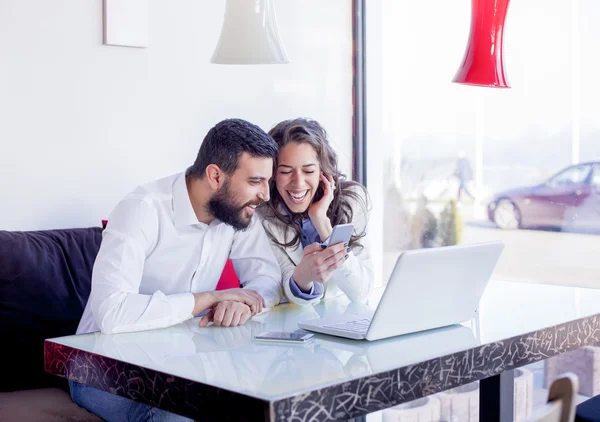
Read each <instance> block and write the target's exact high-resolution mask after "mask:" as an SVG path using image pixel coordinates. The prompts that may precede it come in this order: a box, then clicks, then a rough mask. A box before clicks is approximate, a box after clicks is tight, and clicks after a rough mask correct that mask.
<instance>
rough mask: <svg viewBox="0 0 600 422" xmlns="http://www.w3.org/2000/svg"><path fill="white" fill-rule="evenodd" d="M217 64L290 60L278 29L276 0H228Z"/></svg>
mask: <svg viewBox="0 0 600 422" xmlns="http://www.w3.org/2000/svg"><path fill="white" fill-rule="evenodd" d="M211 62H212V63H216V64H279V63H289V60H288V57H287V54H286V52H285V48H284V46H283V42H282V41H281V38H280V37H279V30H278V29H277V18H276V16H275V6H274V3H273V0H227V3H226V6H225V19H224V20H223V27H222V28H221V36H220V37H219V42H218V43H217V48H216V49H215V52H214V53H213V56H212V59H211Z"/></svg>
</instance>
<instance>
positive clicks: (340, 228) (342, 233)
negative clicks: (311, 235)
mask: <svg viewBox="0 0 600 422" xmlns="http://www.w3.org/2000/svg"><path fill="white" fill-rule="evenodd" d="M353 230H354V224H352V223H349V224H338V225H337V226H335V227H334V228H333V231H332V232H331V236H329V239H327V240H326V241H325V242H323V244H324V245H325V246H333V245H335V244H337V243H348V242H350V238H351V237H352V232H353Z"/></svg>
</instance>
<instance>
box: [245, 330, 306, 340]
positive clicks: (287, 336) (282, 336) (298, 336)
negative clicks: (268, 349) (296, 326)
mask: <svg viewBox="0 0 600 422" xmlns="http://www.w3.org/2000/svg"><path fill="white" fill-rule="evenodd" d="M313 337H314V334H311V333H287V332H282V331H270V332H268V333H262V334H259V335H257V336H256V337H255V338H256V339H257V340H281V341H298V342H304V341H308V340H310V339H312V338H313Z"/></svg>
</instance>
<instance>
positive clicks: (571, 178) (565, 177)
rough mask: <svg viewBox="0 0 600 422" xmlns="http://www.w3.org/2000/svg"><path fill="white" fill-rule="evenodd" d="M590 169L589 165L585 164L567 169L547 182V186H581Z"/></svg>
mask: <svg viewBox="0 0 600 422" xmlns="http://www.w3.org/2000/svg"><path fill="white" fill-rule="evenodd" d="M591 167H592V166H591V165H589V164H585V165H580V166H575V167H571V168H568V169H566V170H564V171H562V172H560V173H558V174H557V175H556V176H554V177H552V178H551V179H550V180H548V182H547V184H548V185H549V186H552V187H556V186H567V185H575V184H581V183H583V182H585V180H586V179H587V177H588V175H589V174H590V169H591Z"/></svg>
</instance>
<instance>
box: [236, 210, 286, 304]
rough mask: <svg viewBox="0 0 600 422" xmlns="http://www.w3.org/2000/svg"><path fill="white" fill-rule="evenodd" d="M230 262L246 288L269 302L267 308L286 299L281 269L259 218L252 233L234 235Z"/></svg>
mask: <svg viewBox="0 0 600 422" xmlns="http://www.w3.org/2000/svg"><path fill="white" fill-rule="evenodd" d="M229 258H230V259H231V262H232V263H233V267H234V268H235V272H236V274H237V275H238V277H239V279H240V284H241V285H242V286H243V287H244V288H247V289H252V290H255V291H257V292H258V293H259V294H260V295H261V296H262V297H263V298H264V299H265V302H266V305H267V307H272V306H275V305H277V304H278V303H279V301H280V300H281V295H282V288H281V269H280V268H279V263H278V262H277V259H276V258H275V255H274V254H273V251H272V250H271V246H270V245H269V240H268V238H267V234H266V233H265V230H264V229H263V227H262V224H261V223H260V221H259V220H258V218H256V216H254V217H253V218H252V222H251V223H250V226H249V227H248V229H246V230H245V231H238V232H236V234H235V235H234V238H233V244H232V245H231V253H230V254H229Z"/></svg>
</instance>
